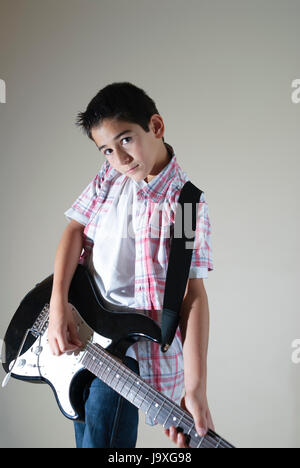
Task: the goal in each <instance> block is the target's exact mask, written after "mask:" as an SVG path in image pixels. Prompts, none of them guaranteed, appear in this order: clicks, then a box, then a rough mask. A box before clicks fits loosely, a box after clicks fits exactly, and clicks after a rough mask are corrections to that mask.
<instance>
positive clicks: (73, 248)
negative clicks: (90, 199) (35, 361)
mask: <svg viewBox="0 0 300 468" xmlns="http://www.w3.org/2000/svg"><path fill="white" fill-rule="evenodd" d="M83 230H84V225H82V224H80V223H78V222H77V221H74V220H71V221H70V223H69V224H68V225H67V227H66V228H65V230H64V232H63V235H62V237H61V240H60V242H59V244H58V248H57V252H56V256H55V262H54V276H53V287H52V293H51V298H50V314H49V328H48V338H49V345H50V349H51V351H52V352H53V354H55V355H57V356H59V355H60V354H62V353H64V352H66V351H70V350H73V349H76V348H78V346H81V342H80V340H79V338H78V334H77V330H76V327H75V323H74V320H73V315H72V311H71V308H70V306H69V305H68V293H69V287H70V284H71V281H72V278H73V275H74V273H75V269H76V267H77V264H78V260H79V258H80V254H81V251H82V247H83Z"/></svg>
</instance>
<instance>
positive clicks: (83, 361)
mask: <svg viewBox="0 0 300 468" xmlns="http://www.w3.org/2000/svg"><path fill="white" fill-rule="evenodd" d="M52 285H53V275H51V276H49V277H47V278H46V279H45V280H43V281H42V282H41V283H38V284H37V285H36V286H35V288H33V289H32V290H30V291H29V292H28V294H27V295H26V296H25V297H24V299H23V300H22V302H21V303H20V305H19V307H18V309H17V311H16V313H15V314H14V316H13V318H12V320H11V322H10V324H9V327H8V329H7V332H6V335H5V338H4V344H5V346H4V356H3V358H2V365H3V368H4V370H5V372H6V373H7V375H6V377H5V379H4V381H3V384H2V386H3V387H4V386H5V385H6V384H7V382H8V380H9V378H10V377H13V378H15V379H20V380H24V381H28V382H38V383H47V384H49V385H50V386H51V388H52V390H53V392H54V395H55V397H56V400H57V403H58V406H59V408H60V410H61V412H62V413H63V414H64V416H66V417H67V418H69V419H71V420H78V421H84V406H83V404H82V398H81V395H82V392H83V389H84V387H85V385H86V384H88V382H89V381H91V380H92V379H93V378H94V376H97V377H98V378H99V379H101V380H102V381H103V382H105V383H106V384H107V385H109V386H110V387H111V388H113V389H114V390H115V391H116V392H118V393H119V394H120V395H121V396H122V397H124V398H126V399H127V400H128V401H130V402H131V403H132V404H133V405H135V406H136V407H137V408H139V409H140V410H142V411H143V412H144V413H146V414H149V415H150V416H151V417H153V418H154V419H155V420H156V421H157V422H158V423H159V424H161V425H162V426H163V427H164V428H168V427H170V426H171V425H173V426H175V427H179V428H180V430H181V431H182V432H183V433H184V434H185V435H186V437H187V441H188V444H189V446H190V447H191V448H234V447H233V446H232V445H231V444H230V443H229V442H227V441H226V440H224V439H223V438H221V437H220V436H219V435H218V434H216V433H215V432H214V431H212V430H210V429H209V430H208V432H207V434H206V435H205V436H204V437H201V436H200V435H199V434H197V432H196V430H195V426H194V422H193V418H192V416H191V415H190V414H189V413H188V412H187V411H185V410H183V409H182V408H180V406H179V405H177V404H176V403H174V402H173V401H172V400H171V399H169V398H167V397H166V396H164V395H163V394H162V393H161V392H159V391H158V390H156V389H155V388H154V387H153V386H151V385H150V384H148V383H146V382H145V381H143V379H141V377H139V376H138V375H137V374H136V373H135V372H133V371H132V370H130V369H129V368H128V367H127V366H126V365H125V364H123V362H122V361H123V359H124V356H125V354H126V351H127V349H128V347H129V346H131V345H132V344H133V343H135V342H136V341H137V340H139V339H140V338H141V337H143V338H146V339H149V340H151V341H153V342H156V343H160V341H161V329H160V327H159V326H158V325H157V323H156V322H155V321H154V320H152V319H151V318H150V317H148V316H147V315H144V314H142V313H140V312H141V311H140V310H138V309H137V310H136V312H132V309H129V308H126V307H123V306H122V307H121V306H115V305H114V304H111V303H109V302H108V301H106V299H105V298H104V297H103V296H102V295H101V293H100V291H99V289H98V288H97V286H96V283H95V281H94V279H93V277H92V275H91V274H90V273H89V271H88V269H87V268H86V267H84V266H83V265H80V264H79V265H78V266H77V268H76V271H75V273H74V275H73V279H72V282H71V285H70V288H69V298H68V299H69V304H70V306H71V307H72V310H73V314H74V319H75V323H76V325H77V330H78V335H79V338H80V340H81V342H82V343H83V346H82V348H78V350H75V351H72V352H66V353H64V354H62V355H60V356H55V355H53V354H52V352H51V350H50V347H49V344H48V323H49V302H50V297H51V292H52Z"/></svg>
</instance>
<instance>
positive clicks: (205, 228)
mask: <svg viewBox="0 0 300 468" xmlns="http://www.w3.org/2000/svg"><path fill="white" fill-rule="evenodd" d="M213 269H214V268H213V261H212V243H211V224H210V219H209V211H208V205H207V202H206V201H205V196H204V192H202V194H201V197H200V201H199V204H198V210H197V224H196V232H195V242H194V249H193V253H192V260H191V267H190V272H189V278H207V277H208V272H209V271H211V270H213Z"/></svg>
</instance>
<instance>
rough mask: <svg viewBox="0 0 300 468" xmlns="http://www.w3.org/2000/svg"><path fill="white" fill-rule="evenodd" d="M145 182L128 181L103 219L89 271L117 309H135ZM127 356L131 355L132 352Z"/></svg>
mask: <svg viewBox="0 0 300 468" xmlns="http://www.w3.org/2000/svg"><path fill="white" fill-rule="evenodd" d="M145 183H146V182H145V181H135V180H133V179H131V178H130V177H126V178H125V180H124V182H123V184H121V185H120V187H119V193H117V194H116V196H115V197H114V199H113V201H112V204H111V206H110V207H109V209H108V211H107V212H106V213H105V214H102V216H101V225H100V228H99V229H97V231H96V235H95V239H94V246H93V250H92V253H91V255H90V257H89V259H88V262H87V267H88V269H89V270H90V272H91V274H92V275H93V277H94V279H95V281H96V284H97V286H98V288H99V290H100V292H101V294H102V296H103V297H104V298H105V299H106V300H107V301H108V302H110V303H112V304H116V305H118V306H125V307H132V308H134V307H135V297H134V296H135V294H134V288H135V233H136V224H135V220H136V217H135V216H132V214H133V213H135V210H136V209H137V203H142V202H141V201H139V200H137V197H136V194H137V191H138V190H139V189H140V188H141V187H142V186H144V185H145ZM126 355H127V356H129V355H131V356H132V357H135V355H134V354H131V349H130V348H129V349H128V351H127V353H126Z"/></svg>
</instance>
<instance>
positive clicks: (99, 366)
mask: <svg viewBox="0 0 300 468" xmlns="http://www.w3.org/2000/svg"><path fill="white" fill-rule="evenodd" d="M82 364H83V365H84V367H85V368H86V369H88V370H89V371H90V372H92V373H93V374H94V375H95V376H97V377H98V378H99V379H100V380H102V381H103V382H105V383H106V384H107V385H108V386H109V387H111V388H112V389H113V390H115V391H116V392H117V393H119V394H120V395H121V396H122V397H124V398H125V399H126V400H128V401H130V402H131V403H132V404H133V405H135V406H136V407H137V408H138V409H140V410H141V411H143V412H144V413H146V414H148V415H149V416H150V417H151V418H152V419H154V421H156V422H157V423H159V424H161V425H162V426H163V427H164V428H169V427H170V426H175V427H180V428H181V429H182V430H183V432H184V433H185V434H186V435H187V438H188V444H189V446H190V447H191V448H233V447H232V445H231V444H229V443H228V442H227V441H225V440H224V439H222V438H221V437H220V436H219V435H217V434H216V433H215V432H213V431H212V430H209V431H208V432H207V434H206V435H205V436H204V437H201V436H200V435H199V434H198V433H197V432H196V429H195V425H194V422H193V418H192V416H191V415H190V414H189V413H188V412H187V411H185V410H183V409H182V408H180V406H178V405H177V404H176V403H174V402H173V401H172V400H171V399H169V398H167V397H166V396H164V395H163V394H162V393H160V392H159V391H158V390H156V389H155V388H154V387H153V386H152V385H149V384H148V383H146V382H145V381H144V380H143V379H141V378H140V377H139V376H138V375H137V374H135V373H134V372H133V371H132V370H131V369H128V367H126V366H125V365H124V364H123V363H120V362H119V361H117V360H116V359H115V358H114V357H113V356H112V355H111V354H109V353H108V352H107V351H106V350H105V349H104V348H102V347H101V346H99V345H97V344H95V343H94V344H92V343H88V344H87V347H86V352H85V354H84V356H83V358H82Z"/></svg>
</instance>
